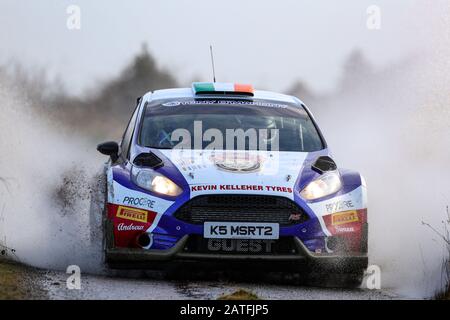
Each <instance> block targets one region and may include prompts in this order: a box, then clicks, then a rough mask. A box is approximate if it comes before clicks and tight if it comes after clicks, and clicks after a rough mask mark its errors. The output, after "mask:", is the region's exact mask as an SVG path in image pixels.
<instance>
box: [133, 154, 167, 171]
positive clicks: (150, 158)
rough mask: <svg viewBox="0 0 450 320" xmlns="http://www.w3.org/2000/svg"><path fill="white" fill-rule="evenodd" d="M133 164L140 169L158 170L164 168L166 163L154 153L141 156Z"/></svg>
mask: <svg viewBox="0 0 450 320" xmlns="http://www.w3.org/2000/svg"><path fill="white" fill-rule="evenodd" d="M133 164H135V165H136V166H139V167H148V168H152V169H158V168H161V167H163V166H164V162H163V161H162V160H161V159H160V158H159V157H158V156H156V155H155V154H154V153H152V152H149V153H145V152H144V153H141V154H139V155H138V156H137V157H136V158H134V161H133Z"/></svg>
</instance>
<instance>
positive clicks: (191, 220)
mask: <svg viewBox="0 0 450 320" xmlns="http://www.w3.org/2000/svg"><path fill="white" fill-rule="evenodd" d="M97 149H98V151H100V152H101V153H103V154H106V155H109V156H110V160H109V162H108V164H107V172H106V175H107V197H106V198H107V199H106V206H105V208H106V210H105V211H106V212H105V219H104V220H105V229H104V231H105V232H104V234H105V258H106V262H107V264H108V265H109V266H110V267H112V268H159V267H166V266H168V265H171V264H174V263H177V262H180V263H188V262H195V263H198V262H200V261H206V262H208V263H214V262H219V263H220V264H221V265H222V266H227V265H232V264H234V263H237V264H241V263H248V262H250V263H252V267H253V268H255V267H268V268H269V269H273V270H275V269H278V267H283V268H284V267H285V266H286V267H294V268H298V269H297V270H299V271H300V270H303V271H302V272H304V274H305V275H307V274H312V273H315V272H319V271H320V272H321V273H323V274H334V275H340V276H344V275H345V276H346V277H347V278H348V279H351V281H353V282H354V283H355V284H357V283H359V282H360V281H361V279H362V276H363V273H364V270H365V269H366V267H367V264H368V258H367V238H368V237H367V235H368V223H367V204H366V198H367V196H366V186H365V182H364V179H363V177H362V176H361V175H360V174H359V173H357V172H355V171H351V170H346V169H342V168H338V167H337V165H336V164H335V162H334V161H333V159H332V157H331V155H330V151H329V149H328V147H327V144H326V142H325V140H324V138H323V136H322V134H321V132H320V130H319V128H318V126H317V124H316V122H315V120H314V118H313V117H312V115H311V112H310V111H309V110H308V108H307V107H306V106H305V105H304V103H302V102H301V101H300V100H299V99H297V98H296V97H293V96H288V95H283V94H278V93H272V92H267V91H256V90H253V87H252V86H250V85H239V84H227V83H194V84H193V85H192V88H181V89H167V90H158V91H154V92H149V93H147V94H145V95H144V96H143V97H142V98H139V99H138V103H137V106H136V108H135V110H134V112H133V115H132V117H131V119H130V121H129V123H128V127H127V129H126V130H125V133H124V134H123V138H122V141H121V143H120V145H119V144H118V143H116V142H106V143H103V144H100V145H99V146H98V148H97Z"/></svg>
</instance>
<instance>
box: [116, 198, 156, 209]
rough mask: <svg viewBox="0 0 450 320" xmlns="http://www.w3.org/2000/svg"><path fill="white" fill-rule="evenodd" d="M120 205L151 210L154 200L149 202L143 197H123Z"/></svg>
mask: <svg viewBox="0 0 450 320" xmlns="http://www.w3.org/2000/svg"><path fill="white" fill-rule="evenodd" d="M122 203H123V204H126V205H131V206H145V207H149V208H150V209H153V206H154V205H155V200H151V199H148V198H144V197H141V198H135V197H124V198H123V200H122Z"/></svg>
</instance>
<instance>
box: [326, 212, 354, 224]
mask: <svg viewBox="0 0 450 320" xmlns="http://www.w3.org/2000/svg"><path fill="white" fill-rule="evenodd" d="M358 221H359V218H358V213H357V212H356V211H355V210H351V211H344V212H339V213H335V214H333V215H332V216H331V224H332V225H333V226H336V225H340V224H346V223H350V222H358Z"/></svg>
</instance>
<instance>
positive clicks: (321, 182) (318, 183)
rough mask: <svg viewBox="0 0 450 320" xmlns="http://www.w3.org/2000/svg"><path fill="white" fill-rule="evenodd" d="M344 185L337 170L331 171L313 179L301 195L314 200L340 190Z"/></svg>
mask: <svg viewBox="0 0 450 320" xmlns="http://www.w3.org/2000/svg"><path fill="white" fill-rule="evenodd" d="M341 187H342V182H341V177H340V175H339V173H338V172H337V171H329V172H326V173H324V174H323V175H321V176H320V177H318V178H317V179H316V180H313V181H311V182H310V183H309V184H308V185H307V186H306V187H305V188H304V189H303V190H302V191H301V192H300V195H301V196H302V197H303V198H304V199H306V200H314V199H319V198H322V197H326V196H328V195H330V194H332V193H335V192H338V191H339V189H340V188H341Z"/></svg>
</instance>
